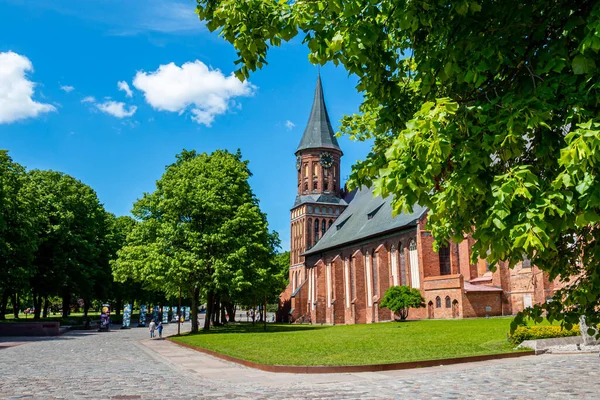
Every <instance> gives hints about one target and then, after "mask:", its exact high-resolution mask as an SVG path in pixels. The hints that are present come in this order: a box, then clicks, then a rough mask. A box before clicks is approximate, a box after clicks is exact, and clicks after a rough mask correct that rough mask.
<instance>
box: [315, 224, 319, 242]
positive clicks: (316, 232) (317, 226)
mask: <svg viewBox="0 0 600 400" xmlns="http://www.w3.org/2000/svg"><path fill="white" fill-rule="evenodd" d="M318 241H319V219H318V218H317V219H315V244H317V242H318Z"/></svg>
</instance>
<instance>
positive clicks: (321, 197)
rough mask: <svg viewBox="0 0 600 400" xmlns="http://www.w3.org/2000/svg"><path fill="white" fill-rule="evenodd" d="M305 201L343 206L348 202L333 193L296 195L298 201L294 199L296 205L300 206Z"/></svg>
mask: <svg viewBox="0 0 600 400" xmlns="http://www.w3.org/2000/svg"><path fill="white" fill-rule="evenodd" d="M304 203H319V204H332V205H343V206H345V205H346V204H348V203H346V202H345V201H344V200H343V199H341V198H339V197H337V196H336V195H333V194H307V195H303V196H296V201H294V207H298V206H299V205H300V204H304Z"/></svg>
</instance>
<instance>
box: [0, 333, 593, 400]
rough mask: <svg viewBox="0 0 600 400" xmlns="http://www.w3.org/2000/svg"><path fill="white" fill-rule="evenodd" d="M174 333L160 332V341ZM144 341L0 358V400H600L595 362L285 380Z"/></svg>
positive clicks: (25, 348) (28, 346) (60, 344)
mask: <svg viewBox="0 0 600 400" xmlns="http://www.w3.org/2000/svg"><path fill="white" fill-rule="evenodd" d="M186 325H189V324H186ZM175 330H176V327H174V326H168V327H167V328H166V333H173V332H174V331H175ZM147 336H148V332H147V330H146V329H143V328H137V329H131V330H115V331H111V332H108V333H97V332H77V331H75V332H70V333H67V334H65V335H63V336H61V337H58V338H52V339H47V340H40V341H36V342H27V343H25V344H21V345H18V346H14V347H8V348H4V349H3V350H0V398H1V399H7V398H8V399H24V398H25V399H59V398H60V399H197V398H215V399H216V398H223V399H225V398H227V399H233V398H235V399H239V398H269V399H325V398H327V399H338V398H361V399H369V398H373V399H375V398H377V399H379V398H386V399H392V398H399V399H404V398H410V399H432V398H439V399H465V398H469V399H485V400H490V399H569V398H573V399H598V398H600V394H599V390H600V358H599V357H598V355H597V354H581V355H543V356H530V357H522V358H516V359H506V360H494V361H486V362H481V363H471V364H461V365H453V366H443V367H435V368H426V369H419V370H409V371H390V372H385V373H356V374H321V375H292V374H273V373H267V372H261V371H257V370H254V369H250V368H245V367H241V366H238V365H235V364H231V363H227V362H224V361H221V360H217V359H215V358H213V357H210V356H207V355H204V354H202V353H199V352H196V351H193V350H189V349H185V348H183V347H180V346H177V345H175V344H172V343H170V342H168V341H159V340H153V341H151V340H149V339H148V338H147ZM6 341H9V340H6ZM1 346H2V341H0V347H1ZM382 351H383V350H382Z"/></svg>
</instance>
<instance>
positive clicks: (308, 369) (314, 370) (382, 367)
mask: <svg viewBox="0 0 600 400" xmlns="http://www.w3.org/2000/svg"><path fill="white" fill-rule="evenodd" d="M166 339H167V340H168V341H169V342H171V343H174V344H176V345H178V346H182V347H186V348H188V349H191V350H195V351H199V352H200V353H205V354H208V355H210V356H213V357H217V358H220V359H222V360H225V361H229V362H233V363H236V364H240V365H243V366H245V367H249V368H254V369H258V370H261V371H266V372H275V373H289V374H340V373H353V372H382V371H394V370H402V369H413V368H427V367H439V366H442V365H451V364H463V363H470V362H478V361H489V360H500V359H503V358H517V357H524V356H533V355H535V351H523V352H519V353H502V354H487V355H481V356H469V357H457V358H444V359H439V360H424V361H409V362H401V363H391V364H367V365H341V366H300V365H267V364H260V363H256V362H252V361H246V360H242V359H239V358H235V357H231V356H228V355H225V354H221V353H218V352H216V351H212V350H207V349H203V348H201V347H196V346H192V345H189V344H186V343H180V342H178V341H176V340H173V339H172V338H170V337H168V338H166Z"/></svg>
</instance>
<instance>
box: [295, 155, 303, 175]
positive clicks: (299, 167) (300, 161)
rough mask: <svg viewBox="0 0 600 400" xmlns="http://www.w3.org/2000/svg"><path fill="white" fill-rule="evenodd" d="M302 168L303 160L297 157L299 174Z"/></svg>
mask: <svg viewBox="0 0 600 400" xmlns="http://www.w3.org/2000/svg"><path fill="white" fill-rule="evenodd" d="M301 168H302V158H301V157H300V156H297V157H296V169H297V170H298V172H300V169H301Z"/></svg>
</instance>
